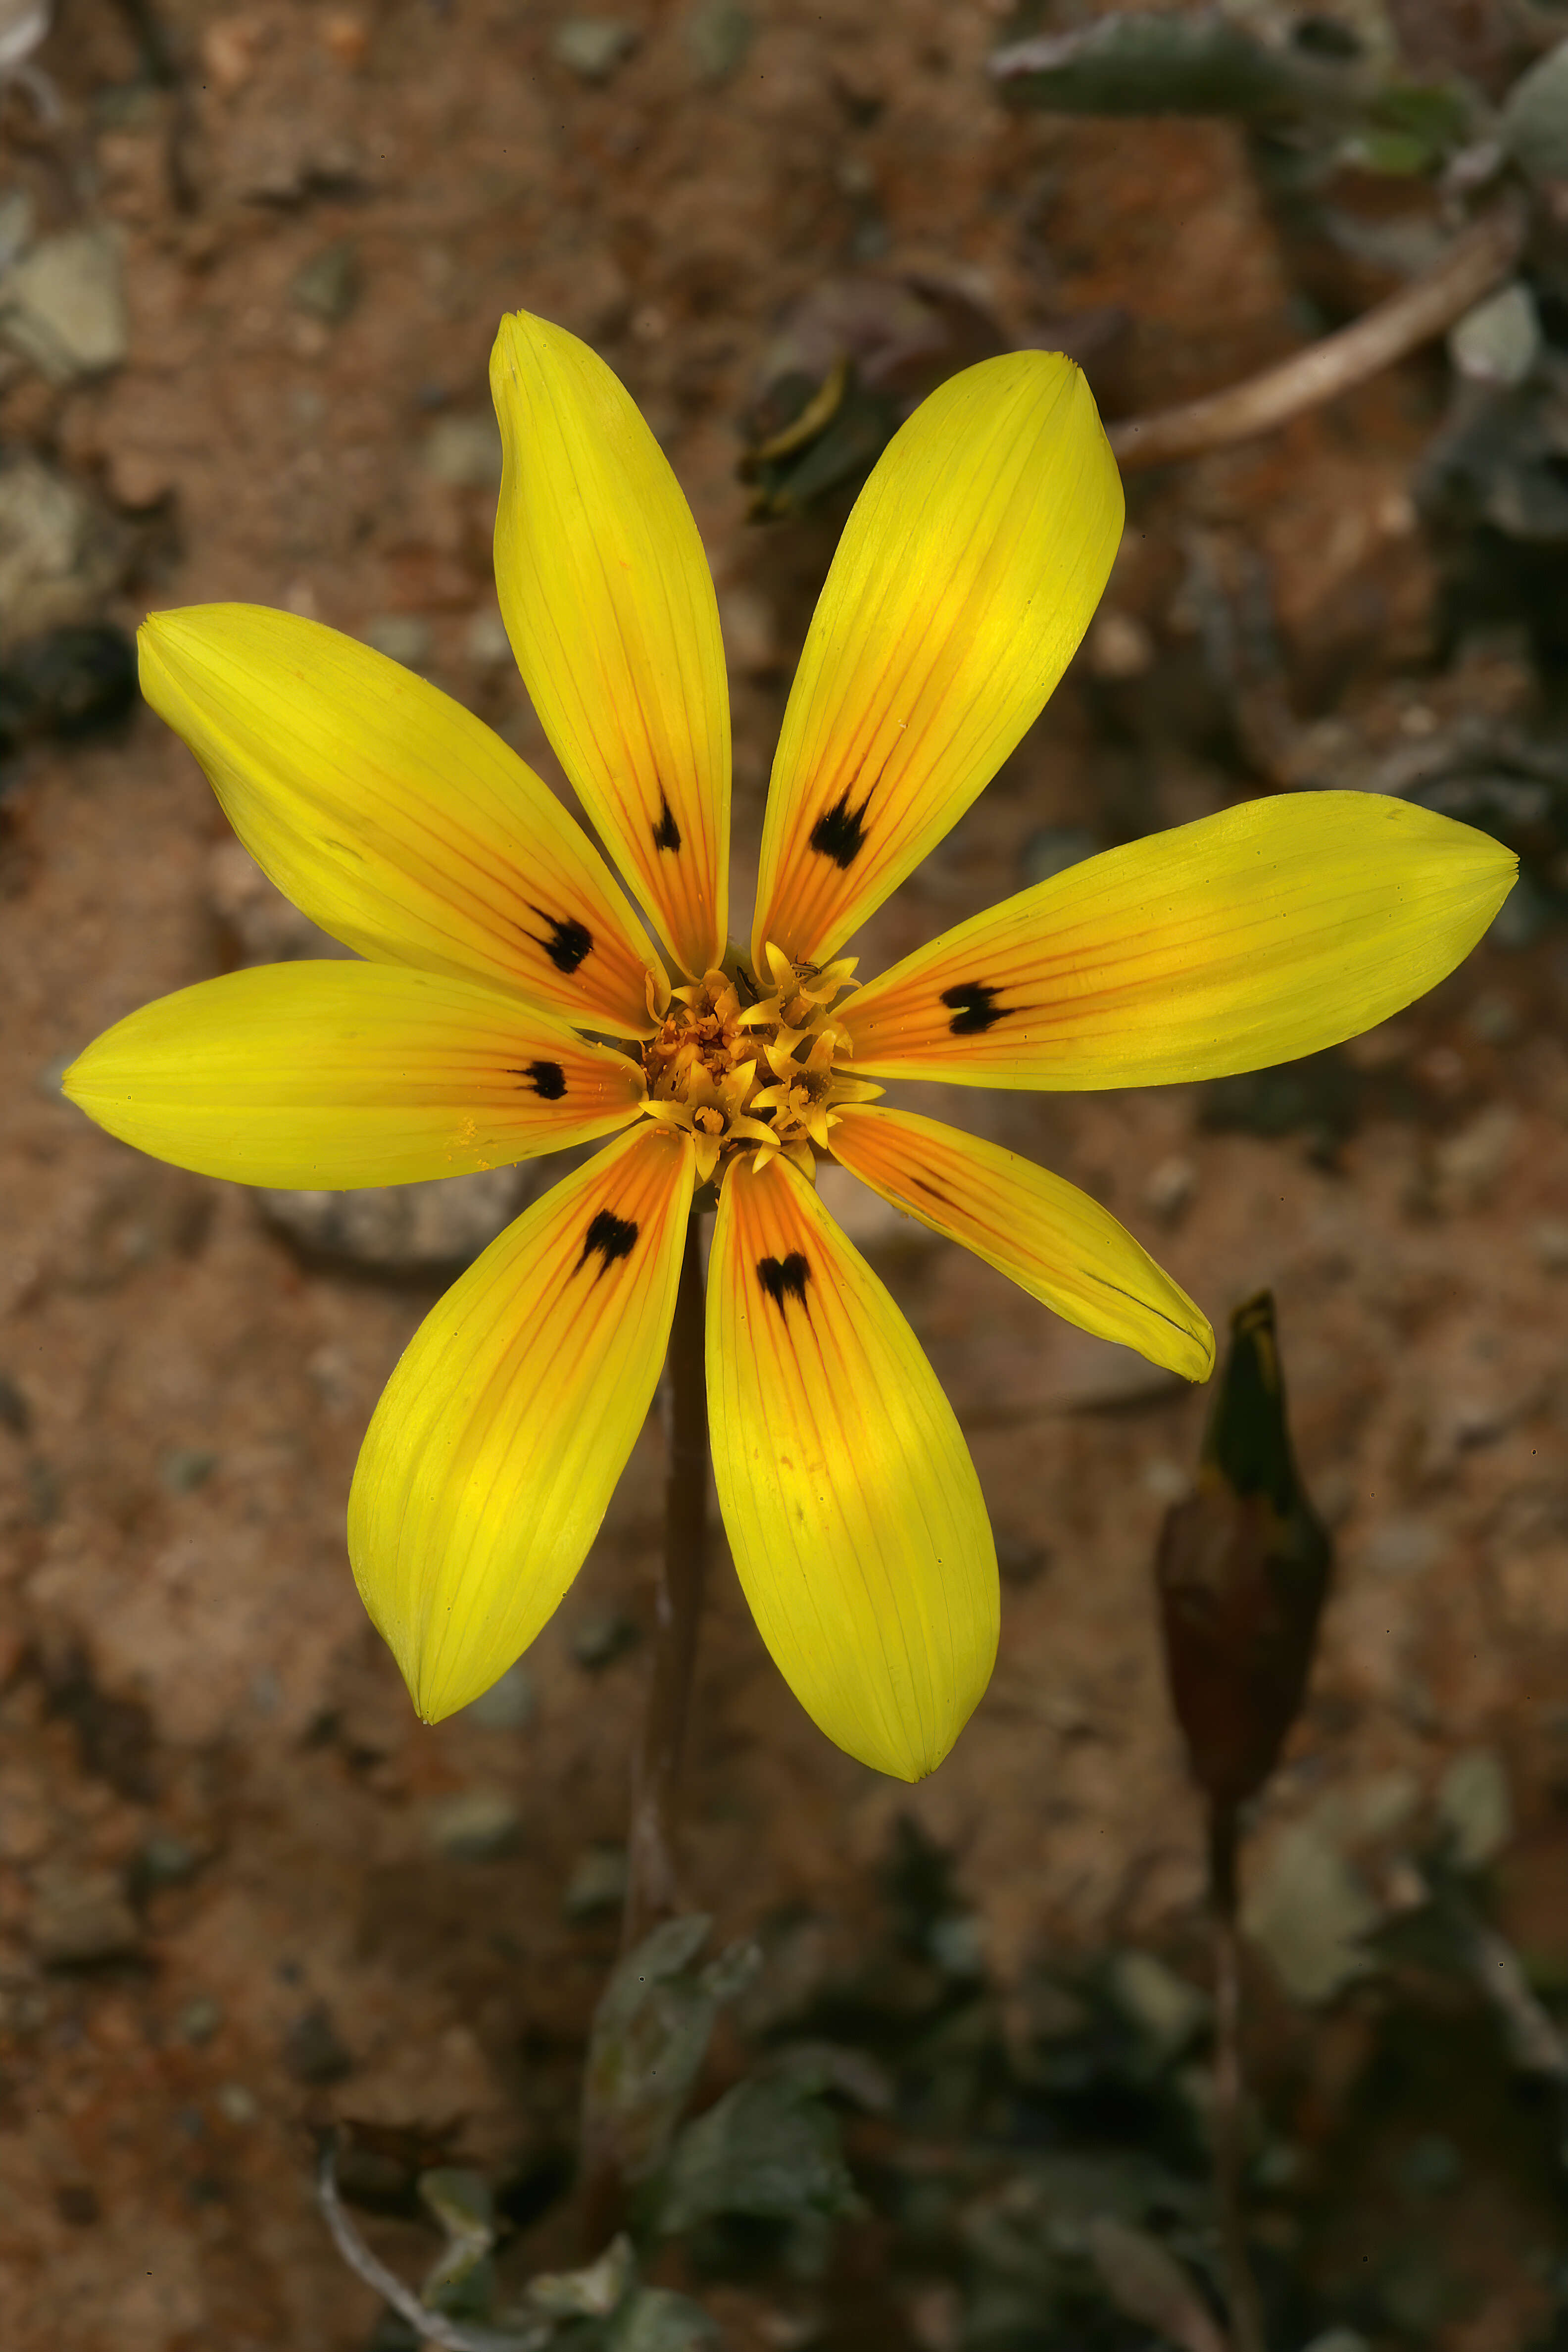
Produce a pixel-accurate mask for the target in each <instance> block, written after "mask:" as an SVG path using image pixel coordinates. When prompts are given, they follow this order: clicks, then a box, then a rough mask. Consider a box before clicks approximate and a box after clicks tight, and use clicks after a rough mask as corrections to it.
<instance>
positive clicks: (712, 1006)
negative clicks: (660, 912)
mask: <svg viewBox="0 0 1568 2352" xmlns="http://www.w3.org/2000/svg"><path fill="white" fill-rule="evenodd" d="M767 966H768V970H767V975H766V981H765V982H764V981H763V980H762V979H760V978H759V976H758V975H757V974H756V973H755V972H753V971H752V969H751V967H750V966H749V964H748V963H747V962H746V961H745V959H744V957H743V956H742V954H741V952H740V951H739V950H731V953H730V954H729V955H728V956H727V957H726V959H725V961H724V963H723V965H722V967H715V968H714V969H713V970H712V971H705V972H704V973H703V975H702V977H701V979H700V980H696V981H691V982H688V983H687V984H686V985H685V986H684V987H681V988H676V989H670V988H668V986H667V985H665V984H664V983H663V982H661V980H660V979H659V977H658V975H655V974H650V975H649V981H648V1011H649V1013H650V1014H651V1016H652V1018H653V1019H654V1020H655V1021H657V1022H658V1028H657V1030H656V1031H655V1033H654V1035H653V1037H652V1038H651V1039H650V1040H649V1042H648V1044H647V1045H646V1046H645V1047H644V1049H643V1074H644V1076H645V1077H646V1078H647V1100H646V1102H645V1103H644V1104H643V1109H644V1111H645V1112H646V1113H647V1117H648V1118H652V1119H656V1120H658V1122H659V1123H660V1124H661V1125H663V1126H666V1127H675V1128H680V1129H685V1130H686V1131H687V1132H688V1133H689V1135H690V1136H691V1138H692V1140H693V1142H694V1143H695V1145H696V1150H697V1176H698V1181H699V1182H700V1183H704V1184H706V1183H710V1182H712V1181H714V1180H715V1179H717V1180H718V1181H722V1179H723V1172H724V1169H725V1167H726V1166H727V1164H728V1163H729V1161H730V1160H731V1159H733V1157H734V1156H735V1154H736V1153H737V1152H740V1151H751V1152H752V1153H754V1154H755V1164H756V1165H757V1166H758V1167H761V1166H763V1164H764V1163H765V1162H766V1161H767V1160H771V1159H773V1157H774V1156H775V1155H776V1154H778V1153H779V1152H783V1153H784V1156H785V1157H786V1158H787V1159H789V1160H793V1161H794V1163H795V1166H796V1167H797V1168H798V1169H800V1171H801V1172H802V1173H803V1174H804V1175H806V1176H813V1177H814V1176H815V1174H816V1161H817V1159H818V1157H819V1155H821V1154H823V1153H825V1152H826V1150H828V1137H829V1134H830V1133H831V1130H832V1129H833V1128H834V1127H836V1126H837V1123H838V1120H837V1105H838V1104H840V1103H844V1102H869V1101H871V1100H873V1099H874V1098H875V1097H877V1096H878V1095H879V1094H880V1093H881V1091H882V1089H881V1087H876V1086H871V1085H869V1084H868V1083H867V1082H866V1081H865V1080H864V1079H860V1078H855V1077H853V1076H850V1074H849V1072H848V1069H847V1063H848V1060H849V1056H850V1052H851V1047H850V1041H849V1035H848V1032H847V1030H846V1029H845V1027H844V1026H843V1024H842V1023H840V1022H838V1021H836V1020H835V1018H834V1007H835V1006H836V1005H837V1003H838V1001H839V999H840V998H841V997H842V996H843V994H844V992H845V991H846V990H847V988H849V987H850V986H851V985H852V974H853V972H854V970H855V959H854V957H853V956H849V957H844V958H841V959H840V960H839V961H837V963H830V964H825V965H821V966H818V965H816V964H794V963H792V962H791V961H790V960H789V958H788V957H787V956H785V955H783V954H781V953H780V951H779V950H778V949H777V948H775V947H773V946H772V945H770V946H769V948H768V950H767Z"/></svg>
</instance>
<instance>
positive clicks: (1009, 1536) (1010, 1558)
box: [995, 1528, 1051, 1584]
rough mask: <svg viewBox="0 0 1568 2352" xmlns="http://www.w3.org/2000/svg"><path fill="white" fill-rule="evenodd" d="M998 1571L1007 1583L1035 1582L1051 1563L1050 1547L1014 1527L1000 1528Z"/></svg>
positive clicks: (998, 1536)
mask: <svg viewBox="0 0 1568 2352" xmlns="http://www.w3.org/2000/svg"><path fill="white" fill-rule="evenodd" d="M995 1538H996V1572H997V1574H998V1575H999V1576H1000V1577H1001V1579H1002V1580H1003V1582H1004V1583H1005V1584H1033V1583H1034V1581H1035V1580H1036V1579H1037V1577H1039V1576H1042V1575H1044V1573H1045V1571H1046V1570H1047V1568H1049V1566H1050V1564H1051V1555H1050V1549H1049V1547H1048V1546H1047V1545H1046V1544H1043V1543H1037V1542H1036V1541H1035V1539H1034V1538H1033V1537H1032V1536H1026V1535H1021V1534H1019V1532H1018V1531H1017V1529H1016V1528H997V1529H996V1530H995Z"/></svg>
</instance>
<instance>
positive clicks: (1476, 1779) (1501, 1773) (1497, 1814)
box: [1437, 1748, 1513, 1870]
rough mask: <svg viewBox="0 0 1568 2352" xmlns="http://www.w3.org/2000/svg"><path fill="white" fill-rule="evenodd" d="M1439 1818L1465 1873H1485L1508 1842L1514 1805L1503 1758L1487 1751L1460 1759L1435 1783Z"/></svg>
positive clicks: (1471, 1751) (1479, 1750)
mask: <svg viewBox="0 0 1568 2352" xmlns="http://www.w3.org/2000/svg"><path fill="white" fill-rule="evenodd" d="M1437 1819H1438V1821H1439V1822H1440V1823H1441V1825H1442V1827H1443V1828H1444V1829H1445V1830H1446V1831H1447V1833H1448V1852H1449V1854H1450V1857H1451V1859H1452V1860H1453V1861H1454V1862H1455V1863H1456V1864H1458V1868H1459V1869H1461V1870H1484V1869H1485V1867H1486V1865H1487V1864H1488V1863H1489V1862H1492V1861H1495V1859H1496V1858H1497V1856H1498V1855H1499V1854H1500V1853H1501V1852H1502V1849H1503V1847H1504V1846H1505V1845H1506V1844H1507V1843H1508V1841H1509V1837H1510V1833H1511V1832H1512V1829H1513V1802H1512V1799H1511V1797H1510V1793H1509V1785H1508V1774H1507V1772H1506V1771H1505V1770H1504V1769H1503V1763H1502V1759H1501V1758H1500V1756H1497V1755H1495V1754H1494V1753H1493V1752H1492V1750H1491V1749H1490V1748H1470V1749H1468V1751H1467V1752H1466V1753H1465V1754H1464V1755H1462V1756H1456V1757H1455V1759H1454V1760H1453V1762H1452V1763H1451V1764H1450V1765H1449V1766H1448V1769H1447V1771H1446V1772H1445V1773H1444V1775H1443V1777H1442V1780H1440V1781H1439V1782H1438V1784H1437Z"/></svg>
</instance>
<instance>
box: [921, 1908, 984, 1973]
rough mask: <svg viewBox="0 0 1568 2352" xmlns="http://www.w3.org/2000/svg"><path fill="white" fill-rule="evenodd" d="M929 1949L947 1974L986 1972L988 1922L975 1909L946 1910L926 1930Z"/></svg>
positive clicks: (939, 1966) (938, 1965)
mask: <svg viewBox="0 0 1568 2352" xmlns="http://www.w3.org/2000/svg"><path fill="white" fill-rule="evenodd" d="M925 1940H926V1949H927V1951H928V1952H929V1953H930V1954H931V1958H932V1959H933V1960H934V1961H935V1962H936V1965H937V1967H938V1968H939V1969H941V1970H942V1974H943V1976H944V1977H960V1978H971V1977H975V1978H977V1977H983V1976H984V1974H985V1922H984V1919H982V1918H981V1917H980V1916H978V1914H976V1913H974V1912H972V1911H949V1912H945V1913H944V1914H943V1915H942V1917H941V1918H940V1919H933V1920H932V1921H931V1926H930V1927H928V1928H927V1930H926V1939H925Z"/></svg>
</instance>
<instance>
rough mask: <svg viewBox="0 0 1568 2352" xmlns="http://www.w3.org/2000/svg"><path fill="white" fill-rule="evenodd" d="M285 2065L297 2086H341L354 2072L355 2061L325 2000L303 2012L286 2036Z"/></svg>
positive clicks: (284, 2038) (284, 2039)
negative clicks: (298, 2084)
mask: <svg viewBox="0 0 1568 2352" xmlns="http://www.w3.org/2000/svg"><path fill="white" fill-rule="evenodd" d="M283 2065H284V2070H285V2072H286V2073H288V2074H292V2076H293V2077H294V2080H295V2081H296V2082H297V2083H311V2084H322V2085H324V2084H328V2083H341V2082H342V2079H343V2077H344V2075H345V2074H353V2068H354V2062H353V2056H352V2055H351V2053H349V2051H348V2050H347V2049H346V2048H345V2046H344V2044H343V2042H342V2039H341V2037H340V2035H339V2033H338V2030H337V2027H336V2026H335V2025H334V2024H333V2022H332V2013H331V2010H330V2009H328V2007H327V2006H326V2003H325V2002H324V2001H316V2002H314V2003H313V2004H312V2005H311V2007H310V2008H309V2009H307V2010H305V2011H302V2012H301V2014H300V2016H298V2017H297V2018H296V2019H295V2020H294V2022H293V2024H292V2025H291V2026H290V2027H289V2031H288V2032H287V2033H286V2034H285V2035H284V2037H283Z"/></svg>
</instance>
